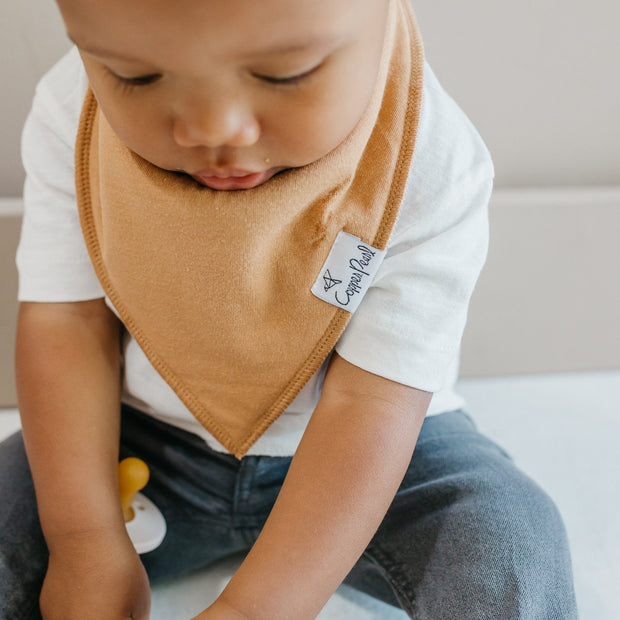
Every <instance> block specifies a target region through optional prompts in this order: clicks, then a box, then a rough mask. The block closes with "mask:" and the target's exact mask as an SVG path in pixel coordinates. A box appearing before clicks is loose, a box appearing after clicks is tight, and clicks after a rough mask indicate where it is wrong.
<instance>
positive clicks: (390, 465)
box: [198, 355, 431, 620]
mask: <svg viewBox="0 0 620 620" xmlns="http://www.w3.org/2000/svg"><path fill="white" fill-rule="evenodd" d="M430 396H431V395H430V394H429V393H427V392H422V391H419V390H416V389H413V388H408V387H405V386H404V385H400V384H398V383H394V382H392V381H388V380H387V379H383V378H381V377H378V376H376V375H373V374H370V373H368V372H366V371H364V370H361V369H359V368H357V367H355V366H353V365H351V364H349V363H348V362H346V361H345V360H344V359H342V358H340V357H338V356H337V355H336V356H335V357H334V360H333V362H332V364H331V366H330V369H329V371H328V373H327V377H326V380H325V385H324V387H323V393H322V396H321V400H320V402H319V405H318V406H317V409H316V411H315V412H314V414H313V415H312V418H311V421H310V423H309V425H308V428H307V430H306V432H305V434H304V437H303V439H302V441H301V443H300V445H299V449H298V450H297V453H296V454H295V457H294V458H293V461H292V464H291V468H290V471H289V473H288V475H287V477H286V480H285V482H284V485H283V487H282V491H281V492H280V495H279V497H278V500H277V502H276V504H275V506H274V508H273V510H272V512H271V515H270V516H269V519H268V520H267V523H266V525H265V527H264V529H263V532H262V533H261V535H260V537H259V538H258V540H257V542H256V544H255V545H254V547H253V548H252V550H251V551H250V553H249V555H248V556H247V558H246V560H245V561H244V562H243V564H242V565H241V567H240V568H239V570H238V571H237V573H236V574H235V576H234V577H233V579H232V580H231V582H230V584H229V585H228V586H227V588H226V589H225V590H224V592H223V593H222V595H221V596H220V598H219V599H218V600H217V601H216V602H215V603H214V605H212V606H211V607H210V608H209V609H207V610H206V611H205V612H203V614H201V615H200V616H198V618H199V619H200V620H202V619H205V620H206V619H207V618H209V619H216V618H226V619H228V620H230V619H232V618H252V619H253V620H261V619H269V620H277V619H284V618H296V619H299V620H303V619H310V618H314V617H316V615H317V614H318V612H319V611H320V609H321V608H322V607H323V605H324V604H325V603H326V601H327V599H328V598H329V597H330V595H331V594H332V593H333V592H334V590H335V589H336V588H337V587H338V586H339V585H340V583H341V582H342V580H343V579H344V578H345V577H346V575H347V574H348V572H349V570H350V569H351V568H352V567H353V565H354V564H355V562H356V561H357V559H358V558H359V556H360V555H361V554H362V553H363V551H364V549H365V548H366V546H367V544H368V543H369V541H370V539H371V538H372V536H373V534H374V533H375V531H376V529H377V527H378V526H379V524H380V523H381V520H382V519H383V517H384V515H385V513H386V511H387V509H388V507H389V505H390V503H391V501H392V499H393V497H394V495H395V493H396V491H397V489H398V486H399V484H400V482H401V480H402V478H403V476H404V473H405V471H406V468H407V466H408V464H409V461H410V459H411V455H412V452H413V448H414V445H415V442H416V439H417V436H418V433H419V430H420V426H421V424H422V421H423V419H424V416H425V414H426V409H427V407H428V404H429V402H430Z"/></svg>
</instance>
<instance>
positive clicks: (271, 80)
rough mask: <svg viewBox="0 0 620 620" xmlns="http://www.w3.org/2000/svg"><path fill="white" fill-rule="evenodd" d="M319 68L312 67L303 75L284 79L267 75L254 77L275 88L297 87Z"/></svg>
mask: <svg viewBox="0 0 620 620" xmlns="http://www.w3.org/2000/svg"><path fill="white" fill-rule="evenodd" d="M321 64H322V63H321ZM320 66H321V65H317V66H316V67H312V69H309V70H308V71H304V72H303V73H299V74H298V75H293V76H291V77H286V78H276V77H270V76H268V75H255V77H257V78H258V79H260V80H262V81H263V82H267V83H268V84H275V85H276V86H297V85H298V84H299V82H301V81H302V80H304V79H305V78H308V77H310V76H311V75H312V74H313V73H314V72H315V71H316V70H317V69H318V68H319V67H320Z"/></svg>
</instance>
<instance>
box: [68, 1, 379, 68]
mask: <svg viewBox="0 0 620 620" xmlns="http://www.w3.org/2000/svg"><path fill="white" fill-rule="evenodd" d="M57 1H58V5H59V7H60V9H61V11H62V14H63V17H64V19H65V23H66V25H67V30H68V33H69V36H70V38H71V39H72V40H73V41H74V42H76V44H77V45H78V47H80V48H81V49H83V50H89V49H105V50H108V51H111V52H114V53H117V54H124V55H125V56H126V57H136V58H148V57H149V56H150V55H151V54H152V53H153V52H155V51H156V50H160V51H161V50H166V52H170V53H171V54H173V55H175V56H176V57H177V58H178V59H183V58H185V59H193V58H196V57H198V56H202V57H208V58H210V59H211V60H212V61H214V62H217V60H218V57H220V56H221V58H222V59H226V58H230V57H231V56H232V55H235V54H236V55H239V56H260V55H274V56H277V55H278V54H291V53H295V52H296V51H300V52H301V51H303V50H306V49H317V50H319V49H321V48H322V47H329V46H330V45H332V46H334V45H336V44H337V42H338V41H339V40H344V39H346V37H347V36H348V35H349V33H351V32H354V31H355V30H356V26H357V25H358V24H359V21H360V19H361V17H360V16H361V15H363V14H364V10H362V9H363V7H368V6H372V5H376V4H377V3H385V4H387V3H388V2H389V0H364V2H363V3H361V4H360V3H359V0H260V1H259V0H175V1H174V2H173V1H172V0H106V1H105V2H101V0H57ZM101 24H106V27H105V28H101Z"/></svg>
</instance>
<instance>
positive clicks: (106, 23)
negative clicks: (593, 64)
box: [0, 0, 576, 620]
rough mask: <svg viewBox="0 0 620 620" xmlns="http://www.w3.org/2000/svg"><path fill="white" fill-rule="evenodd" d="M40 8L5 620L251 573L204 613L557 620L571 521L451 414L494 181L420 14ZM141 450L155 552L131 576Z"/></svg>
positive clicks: (254, 5)
mask: <svg viewBox="0 0 620 620" xmlns="http://www.w3.org/2000/svg"><path fill="white" fill-rule="evenodd" d="M58 5H59V8H60V11H61V13H62V17H63V19H64V22H65V24H66V28H67V33H68V36H69V38H70V39H71V40H72V41H73V43H74V44H75V47H74V48H73V50H72V51H71V52H70V53H69V54H68V55H67V56H66V57H65V58H64V59H62V60H61V61H60V62H59V63H58V64H57V65H56V67H54V68H53V69H52V71H51V72H50V73H49V74H48V75H47V76H46V77H45V78H44V79H43V80H42V82H41V83H40V85H39V87H38V89H37V95H36V97H35V102H34V104H33V109H32V111H31V114H30V117H29V119H28V121H27V124H26V127H25V129H24V141H23V145H24V146H23V157H24V164H25V167H26V172H27V181H26V187H25V197H24V198H25V205H26V208H25V216H24V228H23V233H22V240H21V243H20V247H19V251H18V266H19V271H20V293H19V296H20V301H21V306H20V313H19V321H18V337H17V357H16V359H17V382H18V394H19V407H20V413H21V416H22V424H23V431H22V433H19V434H17V435H15V436H13V437H12V438H10V439H9V440H7V441H6V442H4V443H3V444H2V446H1V447H0V459H1V464H2V468H3V469H2V471H11V472H12V476H11V480H10V481H9V480H3V481H2V482H1V486H0V497H1V498H2V500H1V501H0V505H1V506H2V508H1V509H0V527H2V531H3V532H8V534H6V536H5V534H3V542H2V545H1V549H0V552H1V554H2V561H1V562H0V571H1V572H0V595H1V596H2V610H3V611H2V612H0V618H7V619H8V618H11V620H14V619H15V618H17V617H19V618H37V617H40V616H39V608H40V615H41V616H42V617H43V618H44V619H45V620H55V619H62V620H70V619H73V618H75V619H77V618H79V619H84V618H96V619H97V620H108V619H109V620H117V619H121V618H134V619H146V618H148V614H149V607H150V590H149V580H151V581H154V580H158V579H161V578H164V577H171V576H177V575H181V574H184V573H187V572H189V571H191V570H194V569H197V568H200V567H204V566H207V565H209V564H210V563H212V562H214V561H216V560H218V559H221V558H223V557H225V556H227V555H229V554H232V553H236V552H239V551H247V555H246V557H245V560H244V561H243V563H242V564H241V566H240V568H239V569H238V571H237V572H236V573H235V575H234V577H233V578H232V580H231V581H230V583H229V585H228V586H227V587H226V589H225V590H224V591H223V592H222V594H221V595H220V596H219V597H218V598H217V600H216V601H214V602H213V603H212V604H211V605H210V606H209V607H208V608H207V609H205V610H204V611H203V612H202V613H200V614H199V615H198V616H197V618H200V619H201V620H207V619H212V620H215V619H220V618H221V619H227V620H232V619H238V618H243V619H246V618H251V619H256V620H259V619H261V620H262V619H269V620H275V619H285V618H286V619H295V620H300V619H305V618H314V617H316V615H317V614H318V613H319V611H320V610H321V608H322V607H323V605H324V604H325V602H326V601H327V600H328V598H329V597H330V596H331V594H332V593H333V592H334V591H335V590H336V588H337V587H338V586H339V585H340V584H341V583H342V582H345V583H347V584H349V585H351V586H352V587H354V588H357V589H359V590H363V591H365V592H367V593H369V594H371V595H373V596H375V597H377V598H379V599H381V600H383V601H385V602H387V603H389V604H392V605H395V606H397V607H400V608H401V609H403V610H404V611H405V612H406V613H407V614H408V615H409V616H410V617H412V618H431V619H455V620H463V619H469V618H471V619H473V618H480V619H482V618H484V619H486V618H489V619H490V618H497V619H500V618H501V619H502V620H506V619H509V618H510V619H515V618H522V619H524V620H525V619H527V620H534V619H536V618H540V619H541V620H542V619H543V618H544V619H551V618H557V619H570V618H575V617H576V611H575V601H574V594H573V587H572V577H571V568H570V557H569V553H568V548H567V543H566V538H565V534H564V530H563V525H562V522H561V519H560V517H559V515H558V513H557V510H556V509H555V507H554V505H553V504H552V502H551V500H550V499H549V498H548V497H547V496H546V495H545V494H544V493H543V492H542V491H541V490H540V489H539V488H538V487H537V486H536V485H535V484H534V483H533V482H532V481H531V480H529V479H528V478H527V477H526V476H525V475H524V474H522V473H521V472H520V471H518V470H517V469H516V468H515V466H514V464H513V463H512V462H511V460H510V459H509V458H508V457H507V456H506V454H505V453H504V452H503V451H502V450H501V448H499V447H497V446H496V445H494V444H493V443H492V442H490V441H489V440H488V439H486V438H485V437H484V436H482V435H481V434H480V433H479V432H478V431H477V429H476V428H475V426H474V425H473V423H472V421H471V420H470V418H469V417H468V416H467V414H466V413H465V411H464V410H463V407H464V403H463V402H462V400H461V399H460V397H459V396H458V395H457V394H456V393H455V392H454V390H453V387H454V382H455V379H456V376H457V369H458V353H459V344H460V339H461V335H462V331H463V327H464V324H465V318H466V313H467V305H468V302H469V298H470V296H471V293H472V290H473V287H474V284H475V281H476V279H477V277H478V274H479V272H480V269H481V267H482V264H483V262H484V258H485V255H486V249H487V203H488V199H489V196H490V192H491V187H492V178H493V168H492V164H491V161H490V158H489V155H488V152H487V150H486V148H485V147H484V144H483V143H482V141H481V139H480V137H479V136H478V134H477V133H476V131H475V130H474V129H473V127H472V126H471V124H470V123H469V122H468V121H467V119H466V118H465V117H464V115H463V114H462V112H460V110H459V109H458V107H457V106H456V105H455V104H454V102H453V101H452V100H451V99H450V98H449V97H448V96H447V95H446V94H445V92H444V91H443V90H442V89H441V87H440V86H439V84H438V83H437V81H436V79H435V77H434V75H433V74H432V72H431V70H430V68H429V67H428V66H427V65H425V63H424V60H423V55H422V48H421V43H420V38H419V34H418V31H417V27H416V23H415V20H414V17H413V15H412V13H411V9H410V7H409V5H408V4H407V2H406V0H365V1H363V2H361V1H360V0H295V2H290V1H287V0H262V1H261V2H257V1H256V0H177V1H175V2H170V1H168V0H108V1H106V2H98V1H97V0H58ZM78 54H79V55H78ZM76 137H77V139H76ZM498 415H499V412H498ZM119 446H120V448H119ZM414 447H415V454H413V453H414ZM412 454H413V458H412ZM26 455H27V456H26ZM128 455H135V456H139V457H141V458H143V459H144V460H145V461H146V462H147V463H148V464H149V466H150V467H151V482H150V483H149V486H148V487H147V489H146V494H147V495H148V496H149V497H151V499H153V500H154V502H155V503H156V504H157V505H158V506H159V508H160V509H161V510H162V512H163V513H164V515H165V518H166V521H167V526H168V532H167V535H166V538H165V539H164V541H163V543H162V545H161V546H160V547H159V548H158V549H156V550H154V551H151V552H149V553H147V554H144V555H143V556H142V557H139V556H138V555H137V554H136V552H135V551H134V549H133V547H132V544H131V542H130V540H129V538H128V536H127V533H126V529H125V526H124V522H123V517H122V511H121V508H120V501H119V497H118V488H117V474H116V471H117V470H116V468H117V462H118V459H119V457H120V456H123V457H124V456H128ZM33 483H34V484H33ZM33 489H34V490H33ZM35 492H36V499H35ZM9 523H10V524H11V525H10V527H9V526H8V524H9Z"/></svg>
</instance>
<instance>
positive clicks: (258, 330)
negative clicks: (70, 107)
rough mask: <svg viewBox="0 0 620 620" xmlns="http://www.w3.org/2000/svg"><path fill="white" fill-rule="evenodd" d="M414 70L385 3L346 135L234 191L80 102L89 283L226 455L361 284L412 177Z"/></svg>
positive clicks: (320, 345) (328, 340) (410, 40)
mask: <svg viewBox="0 0 620 620" xmlns="http://www.w3.org/2000/svg"><path fill="white" fill-rule="evenodd" d="M422 79H423V52H422V45H421V40H420V37H419V34H418V30H417V25H416V23H415V19H414V17H413V14H412V11H411V8H410V7H409V4H408V1H407V0H392V2H391V3H390V10H389V16H388V20H387V28H386V37H385V43H384V49H383V55H382V59H381V64H380V68H379V72H378V77H377V84H376V87H375V91H374V93H373V95H372V98H371V101H370V103H369V105H368V107H367V109H366V111H365V112H364V115H363V116H362V118H361V119H360V121H359V122H358V124H357V125H356V127H355V129H354V130H353V131H352V132H351V134H350V135H349V136H348V137H347V138H346V139H345V140H344V141H343V142H342V143H341V144H340V145H339V146H338V147H337V148H336V149H334V150H333V151H332V152H330V153H329V154H327V155H326V156H324V157H323V158H321V159H320V160H318V161H316V162H314V163H312V164H310V165H308V166H304V167H303V168H297V169H291V170H287V171H284V172H282V173H280V174H279V175H277V176H275V177H273V178H272V179H270V180H269V181H267V182H266V183H264V184H263V185H260V186H258V187H256V188H254V189H251V190H240V191H214V190H211V189H209V188H206V187H203V186H201V185H199V184H198V183H196V182H195V181H194V180H192V179H191V178H190V177H188V176H186V175H179V174H177V173H173V172H168V171H165V170H162V169H160V168H157V167H156V166H153V165H152V164H150V163H148V162H147V161H145V160H144V159H142V158H140V157H139V156H138V155H136V154H135V153H133V152H132V151H131V150H129V149H128V148H127V147H125V146H124V145H123V144H122V143H121V141H120V140H119V139H118V137H117V136H116V135H115V133H114V131H113V130H112V129H111V127H110V126H109V125H108V123H107V121H106V119H105V117H104V116H103V114H101V113H100V110H99V107H98V105H97V102H96V100H95V98H94V95H93V94H92V92H90V91H89V92H88V93H87V95H86V99H85V102H84V106H83V109H82V115H81V118H80V125H79V130H78V137H77V142H76V192H77V201H78V209H79V214H80V221H81V226H82V231H83V234H84V238H85V241H86V246H87V248H88V252H89V254H90V258H91V261H92V263H93V266H94V269H95V272H96V274H97V277H98V278H99V280H100V282H101V285H102V287H103V289H104V291H105V292H106V295H107V296H108V298H109V300H110V301H111V303H112V304H113V305H114V308H115V309H116V311H117V313H118V314H119V316H120V318H121V320H122V321H123V323H124V325H125V327H126V328H127V329H128V330H129V332H130V333H131V334H132V336H133V337H134V338H135V339H136V341H137V342H138V344H139V345H140V347H141V348H142V350H143V351H144V353H145V354H146V356H147V358H148V359H149V361H150V363H151V364H152V365H153V367H154V368H155V369H156V370H157V372H158V373H159V374H160V375H161V376H162V378H163V379H164V380H165V381H166V382H167V383H168V384H169V385H170V387H171V388H172V389H173V390H174V391H175V392H176V394H177V395H178V396H179V398H180V399H181V400H182V401H183V403H184V404H185V405H186V406H187V407H188V409H189V410H190V411H191V412H192V414H193V415H194V416H195V417H196V419H197V420H198V421H199V422H200V423H201V424H202V425H203V426H204V427H205V428H206V429H207V430H208V431H209V432H210V433H211V434H212V435H213V436H214V437H215V438H216V439H217V440H218V441H219V442H220V443H221V444H222V445H223V446H224V447H225V448H226V449H227V450H229V451H230V452H231V453H232V454H234V455H235V456H236V457H237V458H241V457H242V456H243V455H244V454H245V453H246V452H247V451H248V449H249V448H250V446H251V445H252V444H253V443H254V442H255V441H256V440H257V439H258V438H259V437H260V436H261V434H262V433H264V432H265V430H266V429H267V428H268V427H269V425H270V424H271V423H272V422H273V421H274V420H276V418H277V417H278V416H279V415H280V414H281V413H282V412H283V411H284V410H285V409H286V408H287V407H288V405H289V404H290V403H291V402H292V401H293V399H294V398H295V396H296V395H297V393H298V392H299V391H300V390H301V388H302V387H303V386H304V384H305V383H306V382H307V381H308V380H309V379H310V377H312V375H313V374H314V373H315V372H316V371H317V369H318V368H319V367H320V366H321V364H322V363H323V362H324V361H325V359H326V358H327V356H328V355H329V353H330V352H331V350H332V349H333V347H334V345H335V344H336V341H337V340H338V338H339V337H340V335H341V334H342V332H343V330H344V329H345V326H346V324H347V321H348V319H349V318H350V316H351V314H350V312H349V311H348V310H347V309H346V308H347V307H348V302H349V301H351V300H354V301H355V303H357V302H358V299H359V297H361V295H362V294H363V290H365V288H367V286H368V284H369V281H370V279H371V276H372V274H371V271H370V269H371V267H370V263H371V262H373V260H374V259H375V254H376V256H377V257H378V256H380V255H381V251H382V250H385V248H386V246H387V243H388V240H389V237H390V234H391V231H392V228H393V226H394V223H395V221H396V218H397V216H398V212H399V208H400V203H401V200H402V196H403V193H404V189H405V183H406V180H407V176H408V174H409V170H410V165H411V162H412V157H413V150H414V144H415V135H416V131H417V125H418V120H419V115H420V107H421V97H422ZM351 236H352V237H351ZM337 238H338V239H339V243H340V242H341V241H342V240H343V239H346V240H347V242H348V243H351V239H352V238H357V240H354V241H353V242H352V246H351V247H352V248H353V250H352V251H353V252H354V253H355V252H357V254H354V255H351V256H350V258H349V261H348V263H347V264H346V265H345V271H343V272H342V273H344V275H339V274H336V273H335V272H333V268H332V269H330V267H329V265H330V263H329V261H328V262H327V263H326V261H327V260H328V257H330V256H331V257H332V259H333V255H334V253H333V252H332V248H333V249H334V250H336V247H334V244H335V242H336V239H337ZM358 241H359V243H358ZM336 246H338V243H337V244H336ZM375 262H376V261H375ZM373 266H375V267H376V265H373ZM375 270H376V269H375ZM367 281H368V282H367ZM317 283H318V284H317ZM317 286H318V288H321V287H323V293H324V294H323V293H321V296H322V297H323V299H320V298H319V297H317V296H316V295H315V294H314V293H313V292H312V289H313V287H314V289H315V291H316V290H317ZM331 289H333V291H332V290H331ZM332 292H333V293H334V299H336V301H335V302H334V301H325V298H326V297H327V296H328V295H329V294H331V293H332ZM338 295H339V296H338ZM353 305H354V304H353V303H352V304H351V307H352V306H353Z"/></svg>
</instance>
